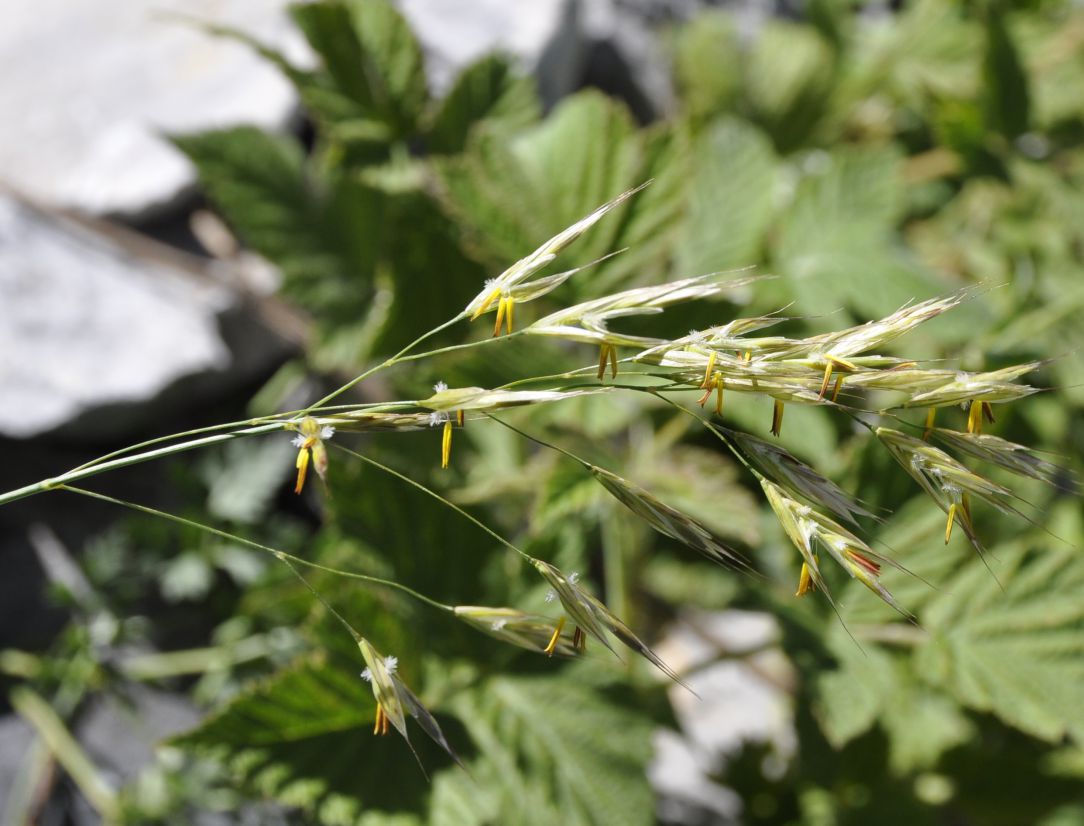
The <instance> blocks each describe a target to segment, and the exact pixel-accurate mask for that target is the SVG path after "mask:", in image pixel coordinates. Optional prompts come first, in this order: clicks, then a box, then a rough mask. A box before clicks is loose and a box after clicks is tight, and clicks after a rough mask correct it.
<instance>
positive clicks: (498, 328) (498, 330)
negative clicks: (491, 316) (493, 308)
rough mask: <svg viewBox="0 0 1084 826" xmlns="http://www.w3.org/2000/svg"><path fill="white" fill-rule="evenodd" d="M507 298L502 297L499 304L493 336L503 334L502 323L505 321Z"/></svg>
mask: <svg viewBox="0 0 1084 826" xmlns="http://www.w3.org/2000/svg"><path fill="white" fill-rule="evenodd" d="M505 303H506V301H505V299H503V298H502V299H501V300H500V301H499V302H498V304H497V323H496V324H494V325H493V338H496V337H497V336H499V335H500V334H501V325H502V324H503V323H504V307H505Z"/></svg>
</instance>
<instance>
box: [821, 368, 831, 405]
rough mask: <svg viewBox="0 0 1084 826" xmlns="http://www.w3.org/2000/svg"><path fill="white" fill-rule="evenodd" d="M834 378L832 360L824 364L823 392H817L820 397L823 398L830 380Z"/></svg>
mask: <svg viewBox="0 0 1084 826" xmlns="http://www.w3.org/2000/svg"><path fill="white" fill-rule="evenodd" d="M831 380H832V362H828V363H827V364H826V365H824V381H822V382H821V392H820V393H818V394H817V396H818V398H821V399H823V398H824V394H825V393H826V392H827V391H828V382H830V381H831Z"/></svg>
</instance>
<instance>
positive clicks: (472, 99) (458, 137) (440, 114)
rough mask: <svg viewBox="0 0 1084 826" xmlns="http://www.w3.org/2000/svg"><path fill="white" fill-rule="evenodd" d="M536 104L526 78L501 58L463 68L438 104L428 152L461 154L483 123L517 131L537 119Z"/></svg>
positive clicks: (499, 56)
mask: <svg viewBox="0 0 1084 826" xmlns="http://www.w3.org/2000/svg"><path fill="white" fill-rule="evenodd" d="M538 114H539V102H538V97H537V95H536V94H535V91H534V86H533V83H532V81H531V79H530V78H529V77H526V76H525V75H521V74H519V73H518V72H517V71H516V70H515V68H514V67H513V66H512V64H511V63H510V62H509V60H508V59H507V58H505V57H503V56H501V55H488V56H486V57H483V58H481V59H479V60H476V61H475V62H474V63H472V64H470V65H469V66H467V68H465V69H464V70H463V71H462V72H461V73H460V74H459V76H458V77H457V78H456V80H455V83H454V84H453V85H452V88H451V90H450V91H449V92H448V94H447V95H446V96H445V97H444V99H443V100H442V101H441V102H440V106H439V107H438V108H437V111H436V112H435V113H434V115H433V122H432V125H431V126H430V128H429V133H428V137H427V146H428V149H429V151H430V152H433V153H436V154H450V153H453V152H461V151H462V150H463V148H464V147H465V146H466V144H467V137H468V135H469V134H470V131H471V129H472V128H473V127H475V126H476V125H477V124H479V123H481V122H483V121H485V122H486V123H487V124H489V125H490V126H491V127H492V126H494V125H498V126H499V127H500V128H502V129H516V128H519V127H522V126H526V125H527V124H529V123H531V122H532V121H534V120H536V119H537V118H538Z"/></svg>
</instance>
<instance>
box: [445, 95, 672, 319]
mask: <svg viewBox="0 0 1084 826" xmlns="http://www.w3.org/2000/svg"><path fill="white" fill-rule="evenodd" d="M674 146H675V144H674V142H673V141H672V140H671V139H669V138H666V137H664V136H661V137H659V138H657V139H651V138H649V139H647V141H646V143H645V139H644V138H642V137H641V136H640V135H639V134H637V132H636V130H635V127H634V125H633V123H632V120H631V117H630V116H629V114H628V112H627V110H625V108H624V107H623V106H621V105H620V104H618V103H615V102H614V101H611V100H609V99H608V98H605V97H603V96H602V95H600V94H598V93H595V92H582V93H579V94H577V95H574V96H572V97H570V98H567V99H566V100H565V101H564V102H562V103H561V105H560V106H558V107H557V108H556V109H555V110H554V111H553V113H552V114H551V115H550V116H549V117H548V118H547V119H546V120H545V121H544V122H543V123H542V124H540V125H538V126H535V127H532V128H530V129H526V130H522V131H520V132H518V133H517V134H516V135H515V136H514V137H513V138H511V139H510V138H509V136H508V135H506V134H504V133H502V132H501V131H500V130H479V131H478V132H476V133H475V135H474V136H473V137H472V139H471V140H470V141H468V145H467V149H466V151H465V152H464V154H463V155H461V156H459V157H455V158H448V159H441V160H438V161H437V162H436V163H435V164H434V166H435V171H436V172H437V175H438V179H439V181H440V183H441V198H440V200H441V204H442V206H443V207H444V208H445V210H446V211H447V212H448V214H449V215H450V216H451V217H452V218H453V220H455V221H456V222H457V223H458V224H460V226H461V227H462V228H463V230H464V232H465V233H466V235H467V242H468V244H469V245H470V247H471V248H472V251H473V252H474V254H475V255H476V256H477V257H478V258H479V259H480V260H483V261H486V262H487V264H488V265H489V266H491V267H492V268H493V269H495V270H496V269H498V268H499V269H503V268H504V267H506V266H507V265H508V264H509V263H511V262H512V261H516V260H518V259H519V258H521V257H522V256H523V254H524V251H525V250H531V249H534V248H535V247H537V246H538V245H539V244H541V243H542V242H544V241H545V240H546V239H547V238H551V237H553V236H554V235H555V234H557V233H558V232H560V231H562V230H563V229H565V228H566V227H568V226H570V225H572V224H573V223H575V222H576V221H579V220H580V219H581V218H582V217H583V216H585V215H587V214H589V213H590V212H591V211H592V210H594V209H595V208H596V207H597V206H598V205H599V204H602V203H605V202H607V201H608V200H610V199H611V198H613V197H615V196H617V195H619V194H620V193H621V192H623V191H627V190H629V189H631V188H633V187H635V186H637V185H639V184H642V183H644V182H645V181H646V180H648V179H649V178H650V176H651V175H653V174H656V173H660V174H664V176H665V177H666V179H667V180H666V181H665V182H663V181H659V182H657V184H664V183H665V185H660V186H659V189H658V190H657V192H658V194H657V195H654V196H653V192H652V190H655V186H656V185H652V186H650V187H648V188H647V190H645V191H644V192H642V193H639V194H637V196H636V197H635V198H632V199H630V200H629V201H628V202H627V203H625V204H622V205H621V206H619V207H617V208H616V209H615V210H614V211H613V213H612V214H610V215H607V216H606V218H605V220H603V221H600V222H599V223H598V225H597V226H595V227H593V228H592V229H591V230H590V231H588V232H587V233H586V234H585V235H584V237H583V238H582V239H579V240H578V241H577V242H576V244H575V245H573V246H571V247H569V249H568V250H567V251H566V252H564V253H563V254H562V256H561V263H562V264H567V265H568V266H576V265H580V264H586V263H588V262H591V261H594V260H596V259H598V258H601V257H603V256H604V255H606V254H607V253H610V252H613V251H614V250H615V249H619V248H621V247H623V246H632V250H631V251H630V252H628V253H623V254H622V255H619V256H616V257H615V258H613V259H610V260H608V261H606V262H604V263H602V264H600V265H598V266H597V267H593V268H592V269H591V271H590V272H588V273H585V274H584V275H583V276H581V277H577V278H573V279H571V280H570V281H569V282H568V285H567V289H570V290H572V291H573V292H574V294H575V298H574V300H578V299H579V298H582V297H588V296H593V295H597V294H598V293H599V292H600V291H603V290H604V289H606V288H608V287H610V286H612V285H613V283H614V282H615V281H616V280H618V279H620V278H623V277H627V276H628V275H630V274H632V273H633V272H636V273H637V274H639V272H637V266H638V265H644V264H646V263H647V262H657V260H658V257H659V256H660V254H661V252H662V251H663V250H664V249H665V244H666V242H667V239H668V237H669V236H668V234H667V230H668V228H669V226H670V222H671V221H672V220H673V217H674V214H675V211H674V208H673V206H672V204H673V201H672V198H674V197H675V195H677V192H676V191H675V186H674V185H675V184H676V183H677V181H679V180H680V177H674V176H675V174H676V172H677V169H673V168H671V164H670V163H669V160H670V159H671V158H672V157H673V156H672V154H671V153H672V152H673V148H674ZM660 199H662V203H660ZM641 242H643V243H645V244H646V249H645V250H644V251H642V252H639V253H638V252H637V251H636V250H637V247H638V246H639V245H640V243H641ZM656 266H657V264H656ZM566 268H567V267H566Z"/></svg>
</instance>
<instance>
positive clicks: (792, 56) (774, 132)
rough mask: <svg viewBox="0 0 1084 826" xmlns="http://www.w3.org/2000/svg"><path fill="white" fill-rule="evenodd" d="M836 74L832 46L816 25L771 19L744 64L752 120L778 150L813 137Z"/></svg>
mask: <svg viewBox="0 0 1084 826" xmlns="http://www.w3.org/2000/svg"><path fill="white" fill-rule="evenodd" d="M833 75H834V66H833V54H832V49H831V47H830V46H829V45H828V43H827V41H825V40H824V39H823V38H822V37H821V36H820V35H819V34H817V32H816V30H815V29H813V28H811V27H808V26H800V25H796V24H794V23H784V22H780V21H771V22H769V23H768V24H767V25H765V27H764V29H763V30H762V31H761V32H760V34H759V35H758V37H757V40H756V45H755V47H754V48H753V51H752V54H751V55H750V56H749V59H748V61H747V64H746V69H745V75H744V81H745V84H744V86H745V94H746V98H747V105H748V106H749V109H750V110H751V113H750V114H751V119H752V120H753V121H754V122H755V123H758V124H759V125H760V126H762V127H763V128H764V130H765V131H766V132H767V133H768V134H769V135H771V137H772V140H773V141H774V142H775V145H776V148H777V149H778V150H779V151H780V152H783V153H786V152H790V151H793V150H794V149H797V148H798V147H800V146H802V145H803V144H806V143H808V142H809V141H810V138H811V136H812V133H813V130H814V129H815V127H816V126H817V124H818V123H819V122H820V120H821V119H822V118H823V117H824V115H825V113H826V112H827V111H828V109H829V105H830V103H829V102H830V99H831V92H832V89H833V86H832V81H833Z"/></svg>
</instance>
